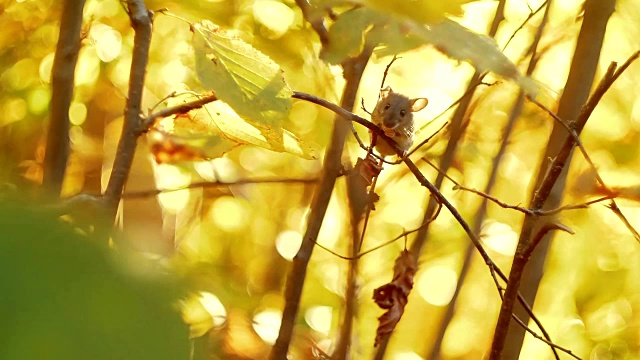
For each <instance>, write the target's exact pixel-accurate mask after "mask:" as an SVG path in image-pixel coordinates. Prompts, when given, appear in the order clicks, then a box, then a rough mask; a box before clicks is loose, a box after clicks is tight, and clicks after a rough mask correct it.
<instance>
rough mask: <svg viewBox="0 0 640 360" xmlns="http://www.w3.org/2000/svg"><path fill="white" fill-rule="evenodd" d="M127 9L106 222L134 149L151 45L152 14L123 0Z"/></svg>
mask: <svg viewBox="0 0 640 360" xmlns="http://www.w3.org/2000/svg"><path fill="white" fill-rule="evenodd" d="M127 9H128V12H129V17H130V20H131V26H132V27H133V29H134V31H135V36H134V40H133V42H134V45H133V56H132V60H131V75H130V77H129V93H128V95H127V104H126V108H125V114H124V125H123V127H122V135H121V136H120V141H119V143H118V150H117V152H116V158H115V160H114V163H113V168H112V170H111V176H110V177H109V184H108V185H107V190H106V191H105V193H104V197H105V199H106V200H107V202H108V204H109V207H110V213H109V214H108V221H110V222H112V221H113V218H114V217H115V214H116V211H117V208H118V204H119V203H120V198H121V196H122V190H123V189H124V186H125V184H126V182H127V178H128V177H129V172H130V170H131V165H132V163H133V157H134V155H135V151H136V143H137V140H138V136H139V134H140V126H141V123H142V118H141V114H142V112H141V106H142V105H141V104H142V91H143V88H144V79H145V74H146V69H147V63H148V62H149V46H150V44H151V28H152V21H151V17H152V13H150V12H149V11H148V10H147V8H146V7H145V5H144V1H143V0H127Z"/></svg>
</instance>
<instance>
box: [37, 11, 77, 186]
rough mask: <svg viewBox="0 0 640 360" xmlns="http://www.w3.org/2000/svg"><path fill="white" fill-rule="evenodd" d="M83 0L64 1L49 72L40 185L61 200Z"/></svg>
mask: <svg viewBox="0 0 640 360" xmlns="http://www.w3.org/2000/svg"><path fill="white" fill-rule="evenodd" d="M84 4H85V1H84V0H66V1H65V2H64V6H63V8H62V13H61V15H60V33H59V36H58V44H57V45H56V52H55V55H54V57H53V67H52V68H51V102H50V104H51V112H50V119H49V131H48V132H47V145H46V148H45V149H46V150H45V157H44V165H43V166H44V177H43V184H44V186H45V187H46V189H47V191H49V192H51V193H52V194H54V195H55V197H59V196H60V190H61V189H62V181H63V180H64V174H65V171H66V169H67V158H68V157H69V151H70V146H69V127H70V122H69V106H70V105H71V101H72V99H73V89H74V75H75V70H76V63H77V62H78V54H79V53H80V33H81V29H82V11H83V9H84Z"/></svg>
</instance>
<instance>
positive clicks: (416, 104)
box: [371, 86, 429, 157]
mask: <svg viewBox="0 0 640 360" xmlns="http://www.w3.org/2000/svg"><path fill="white" fill-rule="evenodd" d="M428 103H429V100H428V99H426V98H414V99H410V98H409V97H407V96H405V95H402V94H400V93H397V92H395V91H393V89H391V87H390V86H387V87H386V88H384V89H382V90H380V100H379V101H378V103H377V104H376V107H375V108H374V109H373V112H372V113H371V121H372V122H373V123H374V124H376V125H378V126H379V127H380V128H381V129H382V130H383V131H384V133H385V135H387V136H388V137H390V138H391V139H393V140H395V142H396V143H397V144H398V147H399V148H400V149H401V150H403V153H404V154H407V153H408V152H409V149H410V148H411V145H413V133H414V125H413V113H414V112H417V111H420V110H422V109H424V108H425V106H427V104H428ZM376 150H378V152H379V153H380V155H381V156H383V157H386V156H389V155H394V154H396V152H395V150H394V149H393V146H391V145H390V144H389V143H388V142H386V141H385V140H383V139H381V138H378V139H377V144H376Z"/></svg>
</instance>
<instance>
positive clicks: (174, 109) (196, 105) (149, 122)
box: [139, 92, 218, 133]
mask: <svg viewBox="0 0 640 360" xmlns="http://www.w3.org/2000/svg"><path fill="white" fill-rule="evenodd" d="M216 100H218V97H217V96H216V94H215V93H214V92H212V93H211V94H209V95H205V96H202V97H201V98H200V99H198V100H194V101H190V102H187V103H184V104H180V105H176V106H171V107H168V108H165V109H162V110H160V111H158V112H155V113H153V114H150V115H149V116H147V117H146V118H144V119H143V120H142V124H141V126H140V129H139V131H140V132H141V133H144V132H146V131H148V130H149V128H151V127H152V126H153V125H154V124H155V123H156V122H157V121H158V120H159V119H162V118H166V117H169V116H172V115H176V114H186V113H188V112H189V111H191V110H195V109H200V108H201V107H203V106H205V105H206V104H208V103H210V102H214V101H216Z"/></svg>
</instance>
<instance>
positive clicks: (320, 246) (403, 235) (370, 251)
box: [316, 206, 442, 260]
mask: <svg viewBox="0 0 640 360" xmlns="http://www.w3.org/2000/svg"><path fill="white" fill-rule="evenodd" d="M440 209H442V206H438V210H437V211H436V213H435V214H434V215H433V218H431V219H429V221H427V222H426V223H424V224H422V225H420V226H418V227H417V228H415V229H413V230H407V231H403V232H402V233H401V234H400V235H398V236H396V237H394V238H393V239H391V240H387V241H385V242H383V243H382V244H380V245H376V246H374V247H372V248H371V249H367V250H365V251H362V252H360V253H358V254H357V255H355V256H344V255H340V254H338V253H337V252H335V251H333V250H331V249H329V248H328V247H326V246H324V245H322V244H320V243H316V245H317V246H318V247H319V248H321V249H323V250H325V251H326V252H328V253H330V254H332V255H334V256H336V257H338V258H340V259H343V260H355V259H360V258H361V257H363V256H365V255H367V254H370V253H372V252H374V251H376V250H380V249H382V248H383V247H385V246H387V245H391V244H393V243H394V242H396V241H398V240H400V239H402V238H406V237H407V236H409V235H411V234H413V233H414V232H416V231H418V230H420V229H421V228H423V227H425V226H427V225H428V224H429V223H430V222H432V221H434V220H435V219H436V218H437V217H438V215H439V214H440Z"/></svg>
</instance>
